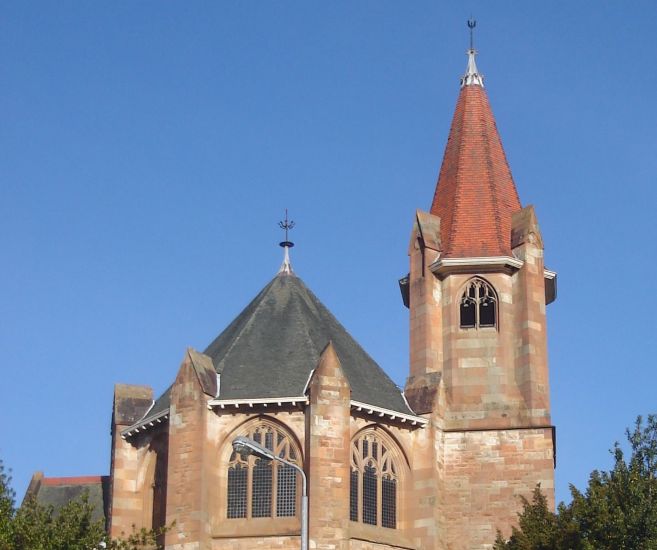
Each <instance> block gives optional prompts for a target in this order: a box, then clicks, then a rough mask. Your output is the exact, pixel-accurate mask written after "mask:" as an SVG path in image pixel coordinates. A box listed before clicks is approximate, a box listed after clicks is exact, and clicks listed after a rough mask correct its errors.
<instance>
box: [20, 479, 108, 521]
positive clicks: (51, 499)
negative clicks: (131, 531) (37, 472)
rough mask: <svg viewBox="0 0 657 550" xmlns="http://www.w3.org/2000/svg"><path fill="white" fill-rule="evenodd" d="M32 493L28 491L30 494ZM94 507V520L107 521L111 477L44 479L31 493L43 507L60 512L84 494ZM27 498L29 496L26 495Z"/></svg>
mask: <svg viewBox="0 0 657 550" xmlns="http://www.w3.org/2000/svg"><path fill="white" fill-rule="evenodd" d="M30 492H31V491H29V490H28V493H30ZM85 493H86V494H87V495H88V502H89V504H91V505H92V506H93V507H94V511H93V514H92V519H93V520H94V521H97V520H100V519H102V520H105V514H106V511H107V506H108V502H109V500H108V498H109V476H93V477H87V478H85V477H82V478H75V477H73V478H44V479H43V480H42V481H41V482H40V483H39V484H38V485H37V486H36V487H35V488H34V489H33V492H31V496H34V497H35V498H36V501H37V502H38V503H39V504H41V505H43V506H52V507H53V508H54V509H55V512H58V511H59V510H60V509H61V508H62V507H63V506H66V505H67V504H68V503H69V502H71V501H73V500H77V499H79V498H81V497H82V495H83V494H85ZM26 496H27V495H26Z"/></svg>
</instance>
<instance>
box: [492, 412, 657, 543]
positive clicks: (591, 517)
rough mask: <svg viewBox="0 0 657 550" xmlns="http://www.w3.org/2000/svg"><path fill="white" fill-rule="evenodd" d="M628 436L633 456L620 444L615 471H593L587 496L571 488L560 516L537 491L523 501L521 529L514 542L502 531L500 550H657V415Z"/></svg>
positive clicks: (615, 453) (639, 423)
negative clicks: (569, 500)
mask: <svg viewBox="0 0 657 550" xmlns="http://www.w3.org/2000/svg"><path fill="white" fill-rule="evenodd" d="M626 435H627V440H628V443H629V450H630V454H629V457H628V458H626V456H625V453H624V452H623V450H622V448H621V447H620V445H619V444H618V443H616V444H615V445H614V448H613V449H612V450H611V452H612V455H613V457H614V466H613V468H612V469H611V470H609V471H598V470H595V471H593V472H592V473H591V475H590V478H589V482H588V486H587V488H586V491H584V492H580V491H579V490H578V489H577V488H576V487H574V486H573V485H571V486H570V491H571V494H572V501H571V503H570V504H568V505H566V504H563V503H561V504H560V505H559V506H558V508H557V511H556V513H553V512H551V511H550V509H549V507H548V504H547V500H546V498H545V496H544V495H543V494H542V493H541V491H540V488H538V487H537V488H536V490H535V491H534V494H533V497H532V500H531V502H530V501H528V500H526V499H523V511H522V512H521V513H520V514H519V516H518V527H517V528H514V529H513V532H512V535H511V538H510V539H509V540H504V539H503V538H502V536H501V535H500V534H499V533H498V537H497V540H496V542H495V546H494V548H495V550H636V549H641V550H657V416H655V415H650V416H649V417H648V418H647V421H646V422H645V423H644V421H643V420H642V418H641V417H639V418H637V420H636V423H635V425H634V428H633V429H632V430H627V431H626Z"/></svg>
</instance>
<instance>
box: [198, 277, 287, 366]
mask: <svg viewBox="0 0 657 550" xmlns="http://www.w3.org/2000/svg"><path fill="white" fill-rule="evenodd" d="M278 277H279V274H278V273H277V274H276V275H275V276H274V278H273V279H272V280H271V281H269V282H268V283H267V284H266V285H265V286H264V288H263V289H262V290H261V291H260V292H258V294H256V295H255V297H254V298H253V299H252V300H251V301H250V302H249V303H248V305H247V306H246V307H245V308H244V309H243V310H242V311H241V312H240V313H239V314H238V316H237V317H236V318H235V319H234V320H233V322H232V323H229V324H228V326H227V327H226V329H225V330H224V331H222V332H221V334H219V336H217V338H215V339H214V340H213V341H212V342H210V345H209V346H208V347H207V348H206V349H205V351H204V352H203V353H206V352H207V351H208V350H209V349H210V347H211V346H212V344H214V343H215V342H216V341H217V340H218V339H219V338H220V337H221V336H222V335H223V334H224V332H225V331H226V330H228V329H229V328H230V326H231V325H233V323H235V324H236V326H239V323H238V321H239V320H240V317H242V314H246V312H247V311H248V310H249V308H250V307H251V305H252V304H254V303H255V302H256V301H257V302H258V303H257V305H256V306H255V308H254V309H253V311H252V312H250V315H248V316H246V315H245V317H246V322H244V323H243V324H242V325H241V327H239V330H238V332H237V334H236V335H235V336H234V337H233V338H232V339H231V342H230V344H229V345H228V347H227V348H226V349H225V351H224V353H222V354H221V359H220V358H217V362H216V364H215V362H214V361H213V365H214V367H215V369H216V368H217V365H218V364H219V363H221V361H222V360H223V358H224V357H226V355H228V354H229V353H230V351H231V350H232V349H233V347H235V345H236V344H237V342H238V340H239V339H240V337H241V336H242V334H243V333H244V331H245V330H246V329H247V328H248V327H250V326H251V325H252V324H253V320H254V317H255V316H256V314H257V313H258V310H259V309H261V308H262V304H263V302H264V300H263V299H262V298H263V297H264V296H265V295H266V294H267V292H268V291H269V289H270V288H271V287H272V285H273V284H274V282H275V281H276V280H277V278H278Z"/></svg>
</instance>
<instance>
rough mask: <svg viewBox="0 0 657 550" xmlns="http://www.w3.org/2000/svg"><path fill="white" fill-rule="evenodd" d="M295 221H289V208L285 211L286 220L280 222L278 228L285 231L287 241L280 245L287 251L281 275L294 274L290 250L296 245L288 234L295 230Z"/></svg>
mask: <svg viewBox="0 0 657 550" xmlns="http://www.w3.org/2000/svg"><path fill="white" fill-rule="evenodd" d="M294 225H295V224H294V221H293V220H289V219H288V217H287V208H286V209H285V220H284V221H282V222H278V227H280V228H281V229H282V230H284V231H285V240H284V241H282V242H280V243H278V245H279V246H282V247H283V250H285V255H284V256H283V263H282V264H281V268H280V269H279V270H278V272H279V273H288V274H290V273H292V264H291V263H290V248H292V247H293V246H294V243H293V242H291V241H290V240H289V238H288V232H289V231H290V230H291V229H292V228H294Z"/></svg>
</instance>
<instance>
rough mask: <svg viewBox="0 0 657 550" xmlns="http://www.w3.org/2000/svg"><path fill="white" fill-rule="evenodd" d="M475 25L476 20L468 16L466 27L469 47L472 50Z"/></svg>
mask: <svg viewBox="0 0 657 550" xmlns="http://www.w3.org/2000/svg"><path fill="white" fill-rule="evenodd" d="M476 26H477V20H476V19H474V18H473V17H472V15H471V16H470V19H468V28H469V29H470V49H471V50H474V29H475V27H476Z"/></svg>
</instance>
